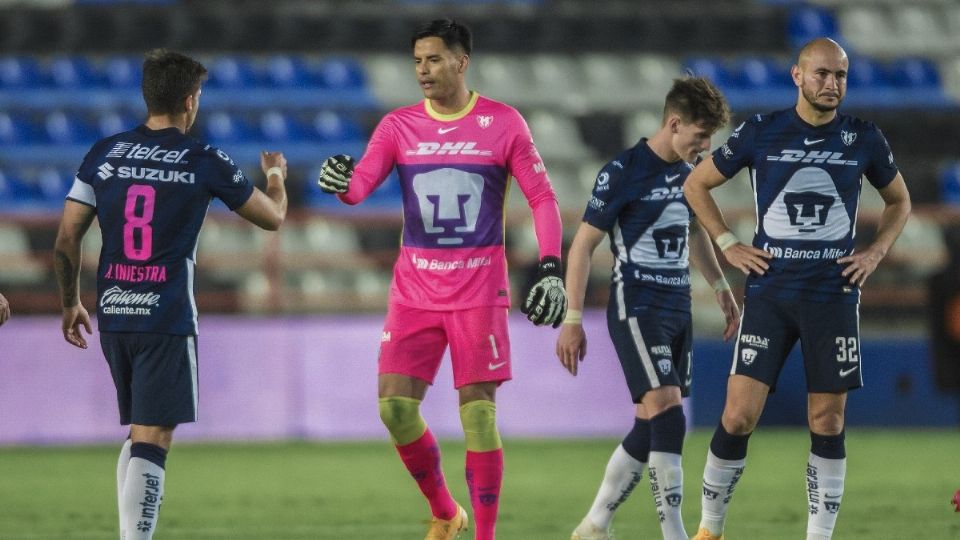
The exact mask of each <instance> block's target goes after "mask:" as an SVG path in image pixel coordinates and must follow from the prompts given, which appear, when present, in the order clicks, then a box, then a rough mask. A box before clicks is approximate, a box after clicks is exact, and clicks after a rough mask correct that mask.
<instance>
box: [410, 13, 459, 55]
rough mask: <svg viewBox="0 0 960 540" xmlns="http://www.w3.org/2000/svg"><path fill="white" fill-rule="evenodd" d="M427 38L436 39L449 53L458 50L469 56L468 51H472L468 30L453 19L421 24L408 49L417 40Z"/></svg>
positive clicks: (413, 45)
mask: <svg viewBox="0 0 960 540" xmlns="http://www.w3.org/2000/svg"><path fill="white" fill-rule="evenodd" d="M428 37H438V38H440V39H442V40H443V44H444V45H446V46H447V48H448V49H450V50H451V51H455V50H457V49H460V51H461V52H463V54H465V55H467V56H470V51H472V50H473V36H472V35H471V34H470V29H469V28H467V26H466V25H465V24H463V23H459V22H457V21H455V20H453V19H434V20H432V21H430V22H428V23H425V24H423V25H422V26H421V27H420V28H418V29H417V31H416V32H414V33H413V38H412V39H410V47H411V48H412V47H415V46H416V44H417V41H418V40H421V39H424V38H428Z"/></svg>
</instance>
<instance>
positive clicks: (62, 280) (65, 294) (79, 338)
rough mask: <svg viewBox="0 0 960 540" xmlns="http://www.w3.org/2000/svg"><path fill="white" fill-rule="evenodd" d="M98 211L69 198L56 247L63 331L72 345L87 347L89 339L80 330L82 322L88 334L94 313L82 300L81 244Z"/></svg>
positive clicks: (65, 205)
mask: <svg viewBox="0 0 960 540" xmlns="http://www.w3.org/2000/svg"><path fill="white" fill-rule="evenodd" d="M95 216H96V211H95V210H94V209H93V208H92V207H90V206H87V205H85V204H81V203H78V202H75V201H71V200H68V201H67V202H66V203H64V206H63V217H62V219H61V220H60V229H59V231H58V232H57V241H56V244H55V246H54V252H53V257H54V261H53V263H54V270H55V271H56V275H57V285H58V286H59V287H60V304H61V306H62V307H63V320H62V323H61V330H62V331H63V338H64V339H66V340H67V342H69V343H70V344H71V345H74V346H76V347H80V348H81V349H86V348H87V340H86V339H85V338H84V337H83V334H82V333H81V332H80V326H81V325H82V326H83V327H84V328H85V329H86V331H87V333H88V334H91V333H93V331H92V329H91V327H90V315H89V314H88V313H87V310H86V309H85V308H84V307H83V304H81V303H80V257H81V252H80V247H81V244H82V242H83V236H84V235H85V234H86V233H87V230H88V229H89V228H90V224H91V223H93V218H94V217H95Z"/></svg>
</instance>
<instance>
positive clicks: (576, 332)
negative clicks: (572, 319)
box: [557, 323, 587, 377]
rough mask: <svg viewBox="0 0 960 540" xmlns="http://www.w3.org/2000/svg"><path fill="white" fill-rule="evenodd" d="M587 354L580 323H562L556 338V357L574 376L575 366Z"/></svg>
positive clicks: (584, 336) (585, 336)
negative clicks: (558, 335)
mask: <svg viewBox="0 0 960 540" xmlns="http://www.w3.org/2000/svg"><path fill="white" fill-rule="evenodd" d="M586 356H587V334H586V333H584V331H583V325H582V324H580V323H564V324H563V328H561V329H560V337H558V338H557V358H559V359H560V363H561V364H563V367H565V368H567V371H569V372H570V374H571V375H573V376H574V377H576V376H577V368H578V367H579V365H580V362H582V361H583V359H584V357H586Z"/></svg>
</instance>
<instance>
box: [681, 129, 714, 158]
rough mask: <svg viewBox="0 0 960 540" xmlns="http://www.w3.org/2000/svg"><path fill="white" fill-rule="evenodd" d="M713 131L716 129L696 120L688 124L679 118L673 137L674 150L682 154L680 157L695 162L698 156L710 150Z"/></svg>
mask: <svg viewBox="0 0 960 540" xmlns="http://www.w3.org/2000/svg"><path fill="white" fill-rule="evenodd" d="M713 132H714V130H712V129H707V128H705V127H703V125H701V124H697V123H696V122H691V123H689V124H687V123H684V122H683V121H682V120H680V119H679V118H677V119H676V132H675V133H674V134H673V139H672V144H673V151H674V152H676V153H677V155H678V156H680V159H682V160H684V161H686V162H687V163H694V162H696V160H697V156H699V155H700V154H702V153H703V152H706V151H708V150H710V137H711V136H712V135H713Z"/></svg>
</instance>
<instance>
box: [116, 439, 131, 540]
mask: <svg viewBox="0 0 960 540" xmlns="http://www.w3.org/2000/svg"><path fill="white" fill-rule="evenodd" d="M132 444H133V441H131V440H130V439H127V440H126V441H125V442H124V443H123V446H121V447H120V457H119V458H118V459H117V510H118V511H119V515H120V538H123V528H124V523H126V522H127V513H126V511H125V510H124V505H123V484H124V482H125V481H126V479H127V468H128V467H129V466H130V445H132Z"/></svg>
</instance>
